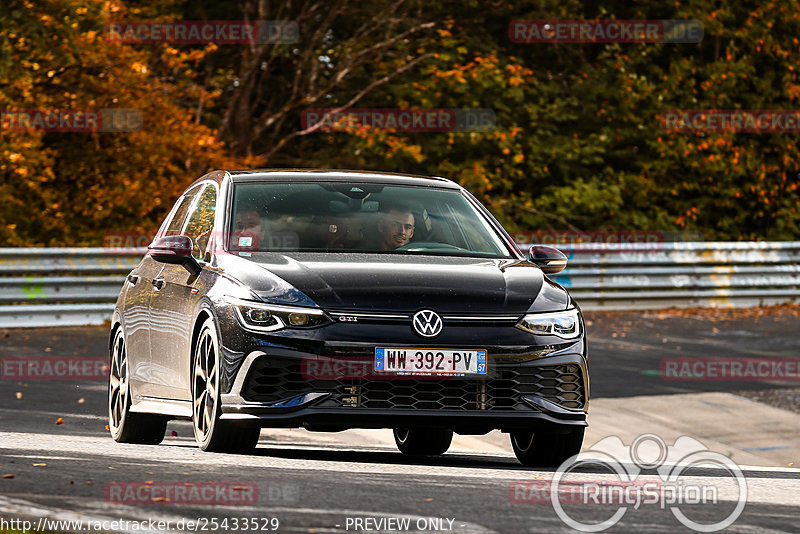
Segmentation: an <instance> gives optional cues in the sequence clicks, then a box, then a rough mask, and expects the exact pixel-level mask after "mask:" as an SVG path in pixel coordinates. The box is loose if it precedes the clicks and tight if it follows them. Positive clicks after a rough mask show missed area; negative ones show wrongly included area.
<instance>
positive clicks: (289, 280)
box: [108, 170, 589, 466]
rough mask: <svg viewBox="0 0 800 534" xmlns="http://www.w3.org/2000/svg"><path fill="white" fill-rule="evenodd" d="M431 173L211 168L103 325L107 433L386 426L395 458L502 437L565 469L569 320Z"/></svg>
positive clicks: (218, 447)
mask: <svg viewBox="0 0 800 534" xmlns="http://www.w3.org/2000/svg"><path fill="white" fill-rule="evenodd" d="M565 265H566V257H565V256H564V255H563V254H561V253H560V252H559V251H557V250H555V249H552V248H548V247H540V246H534V247H532V248H531V250H530V251H529V252H528V254H527V255H524V254H522V253H521V252H520V250H519V249H518V248H517V246H516V245H515V243H514V242H513V240H512V239H511V238H510V237H509V235H508V234H507V233H506V232H505V231H504V230H503V228H502V227H501V226H500V224H499V223H498V222H497V221H496V220H495V218H494V217H493V216H492V215H491V214H490V213H489V211H488V210H486V209H485V208H484V207H483V206H482V205H481V204H480V203H479V202H478V201H477V200H476V199H475V198H474V197H473V196H472V195H471V194H470V193H469V192H467V191H466V190H465V189H464V188H462V187H460V186H459V185H457V184H455V183H454V182H452V181H450V180H446V179H444V178H427V177H421V176H407V175H399V174H391V173H377V172H354V171H300V170H298V171H294V170H291V171H290V170H264V171H262V170H248V171H230V172H228V171H215V172H212V173H210V174H208V175H206V176H203V177H202V178H200V179H198V180H197V181H195V182H194V183H193V184H192V185H191V186H190V187H189V188H188V189H187V190H186V192H185V193H184V194H183V196H181V197H180V198H179V199H178V201H177V202H176V203H175V206H174V207H173V208H172V210H171V211H170V213H169V215H168V216H167V218H166V220H165V221H164V223H163V224H162V225H161V228H160V229H159V231H158V234H157V235H156V237H155V238H154V240H153V242H152V243H151V245H150V246H149V247H148V251H147V254H146V255H145V257H144V258H143V259H142V261H141V263H140V264H139V265H138V266H137V267H136V268H135V269H134V270H133V271H131V273H130V274H129V275H128V276H127V280H126V281H125V283H124V286H123V288H122V291H121V293H120V296H119V299H118V300H117V303H116V309H115V311H114V314H113V318H112V323H111V324H112V326H111V335H110V343H109V348H110V356H111V373H110V379H109V391H108V409H109V429H110V431H111V435H112V437H113V438H114V439H115V440H116V441H119V442H129V443H152V444H155V443H160V442H161V441H162V439H163V438H164V433H165V430H166V424H167V421H168V420H169V419H190V420H191V421H192V423H193V427H194V433H195V438H196V440H197V443H198V445H199V447H200V448H201V449H203V450H207V451H228V452H243V451H247V450H252V449H253V448H254V447H255V446H256V443H257V442H258V438H259V433H260V430H261V428H263V427H299V426H303V427H304V428H307V429H308V430H312V431H327V432H335V431H341V430H345V429H348V428H391V429H393V431H394V436H395V441H396V442H397V446H398V448H399V449H400V451H402V452H403V453H405V454H412V455H437V454H442V453H444V452H445V451H446V450H447V449H448V447H449V446H450V443H451V440H452V437H453V433H454V432H455V433H458V434H485V433H487V432H489V431H491V430H493V429H499V430H501V431H503V432H508V433H510V435H511V443H512V447H513V449H514V452H515V453H516V455H517V457H518V458H519V460H520V461H521V462H522V463H523V464H525V465H539V466H548V465H550V466H551V465H558V464H560V463H561V462H562V461H563V460H565V459H566V458H568V457H570V456H572V455H573V454H577V453H578V451H579V450H580V447H581V443H582V441H583V433H584V427H585V426H586V411H587V405H588V398H589V379H588V375H587V347H586V340H585V330H584V323H583V318H582V316H581V313H580V310H579V309H578V307H577V305H576V304H575V303H574V302H573V301H572V299H571V298H570V296H569V294H568V293H567V292H566V291H565V290H564V288H562V287H561V286H559V285H558V284H556V283H554V282H553V281H551V280H550V279H549V278H548V277H547V276H546V274H548V273H556V272H559V271H560V270H562V269H563V268H564V267H565Z"/></svg>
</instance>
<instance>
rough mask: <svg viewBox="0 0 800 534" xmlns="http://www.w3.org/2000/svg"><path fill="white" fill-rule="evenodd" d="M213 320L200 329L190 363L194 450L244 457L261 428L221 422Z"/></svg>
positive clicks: (217, 355) (209, 320) (256, 440)
mask: <svg viewBox="0 0 800 534" xmlns="http://www.w3.org/2000/svg"><path fill="white" fill-rule="evenodd" d="M218 339H219V338H218V336H217V328H216V326H215V325H214V320H213V319H211V318H209V319H206V321H205V322H204V323H203V326H202V327H201V328H200V335H198V336H197V344H196V345H195V350H194V357H193V359H192V369H193V372H192V427H193V428H194V437H195V440H196V441H197V446H198V447H200V449H201V450H204V451H209V452H239V453H247V452H251V451H252V450H253V449H255V447H256V444H257V443H258V437H259V435H260V434H261V428H259V427H253V426H243V425H241V424H235V423H231V422H228V421H222V420H221V419H220V417H221V416H222V407H221V406H220V400H219V387H220V384H219V376H220V375H219V370H220V359H219V341H218Z"/></svg>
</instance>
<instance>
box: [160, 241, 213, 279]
mask: <svg viewBox="0 0 800 534" xmlns="http://www.w3.org/2000/svg"><path fill="white" fill-rule="evenodd" d="M147 253H148V254H149V255H150V256H151V257H152V258H153V259H154V260H156V261H158V262H161V263H171V264H175V265H183V267H185V268H186V270H187V271H189V272H190V273H191V274H193V275H195V276H197V275H198V274H200V271H201V270H202V269H201V267H200V264H199V263H197V260H196V259H194V256H192V239H191V238H190V237H189V236H185V235H168V236H164V237H158V238H156V239H155V241H153V242H152V243H150V246H149V247H147Z"/></svg>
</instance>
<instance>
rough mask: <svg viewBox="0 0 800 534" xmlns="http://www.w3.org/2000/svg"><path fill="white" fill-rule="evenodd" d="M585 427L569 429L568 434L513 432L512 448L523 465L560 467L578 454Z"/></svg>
mask: <svg viewBox="0 0 800 534" xmlns="http://www.w3.org/2000/svg"><path fill="white" fill-rule="evenodd" d="M584 429H585V427H582V426H581V427H577V428H569V429H567V431H566V432H560V433H559V432H552V431H551V432H547V431H537V432H512V433H511V447H512V448H513V449H514V454H516V455H517V459H519V461H520V463H522V465H525V466H528V467H558V466H560V465H561V464H562V463H564V461H565V460H567V459H568V458H570V457H572V456H574V455H576V454H578V453H579V452H580V451H581V445H583V432H584Z"/></svg>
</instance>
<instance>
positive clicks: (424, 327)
mask: <svg viewBox="0 0 800 534" xmlns="http://www.w3.org/2000/svg"><path fill="white" fill-rule="evenodd" d="M412 324H413V326H414V332H416V333H417V334H419V335H421V336H422V337H435V336H438V335H439V334H440V333H441V332H442V318H441V317H439V314H438V313H436V312H435V311H433V310H422V311H418V312H417V313H415V314H414V317H413V318H412Z"/></svg>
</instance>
